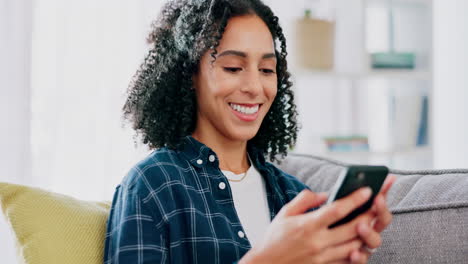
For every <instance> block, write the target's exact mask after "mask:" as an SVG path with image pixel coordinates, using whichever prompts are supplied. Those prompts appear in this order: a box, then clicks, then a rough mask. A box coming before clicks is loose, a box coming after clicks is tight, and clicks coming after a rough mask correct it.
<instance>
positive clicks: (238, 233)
mask: <svg viewBox="0 0 468 264" xmlns="http://www.w3.org/2000/svg"><path fill="white" fill-rule="evenodd" d="M237 235H238V236H239V237H240V238H244V237H245V234H244V232H242V231H239V232H237Z"/></svg>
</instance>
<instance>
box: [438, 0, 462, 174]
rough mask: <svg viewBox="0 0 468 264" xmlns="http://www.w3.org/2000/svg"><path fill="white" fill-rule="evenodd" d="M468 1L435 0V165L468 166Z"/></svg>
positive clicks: (448, 166) (441, 166)
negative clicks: (467, 14)
mask: <svg viewBox="0 0 468 264" xmlns="http://www.w3.org/2000/svg"><path fill="white" fill-rule="evenodd" d="M466 10H468V1H466V0H434V7H433V14H434V22H433V23H434V35H433V36H434V96H433V98H434V108H433V111H434V113H433V114H434V115H433V116H434V122H433V131H434V134H433V142H434V166H435V167H436V168H456V167H464V168H467V167H468V49H467V47H468V27H467V26H466V25H468V17H467V16H466Z"/></svg>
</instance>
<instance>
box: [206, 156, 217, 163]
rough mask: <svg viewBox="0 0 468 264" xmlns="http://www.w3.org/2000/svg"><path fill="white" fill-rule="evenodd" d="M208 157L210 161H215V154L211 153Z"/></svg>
mask: <svg viewBox="0 0 468 264" xmlns="http://www.w3.org/2000/svg"><path fill="white" fill-rule="evenodd" d="M208 159H209V160H210V162H214V161H215V159H216V158H215V156H214V155H210V157H209V158H208Z"/></svg>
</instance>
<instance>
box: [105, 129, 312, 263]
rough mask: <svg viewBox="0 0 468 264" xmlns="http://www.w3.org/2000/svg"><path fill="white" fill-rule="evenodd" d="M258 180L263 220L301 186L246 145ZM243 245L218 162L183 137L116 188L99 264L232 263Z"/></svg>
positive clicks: (247, 246) (154, 154)
mask: <svg viewBox="0 0 468 264" xmlns="http://www.w3.org/2000/svg"><path fill="white" fill-rule="evenodd" d="M248 152H249V155H250V157H251V159H252V162H253V163H254V164H253V165H254V166H255V167H256V168H257V170H258V171H259V172H260V174H261V175H262V177H264V179H265V183H266V190H267V199H268V206H269V209H270V214H271V219H273V218H274V217H275V215H276V214H277V213H278V212H279V210H280V209H281V207H283V206H284V205H285V204H286V203H288V202H289V201H291V200H292V199H293V198H294V197H295V196H296V195H297V194H298V193H299V192H300V191H302V190H303V189H305V188H307V187H306V186H305V185H304V184H303V183H301V182H300V181H298V180H297V179H296V178H294V177H293V176H290V175H288V174H286V173H284V172H283V171H281V170H279V169H278V168H276V167H275V166H274V165H273V164H271V163H268V162H266V161H265V158H264V156H263V154H262V153H261V152H260V151H258V150H257V149H255V148H253V147H250V146H249V147H248ZM250 248H251V245H250V243H249V240H248V237H247V236H246V234H245V233H244V230H243V228H242V225H241V223H240V221H239V218H238V216H237V213H236V209H235V207H234V201H233V198H232V193H231V189H230V187H229V182H228V180H227V178H226V177H225V176H224V174H223V173H222V172H221V171H220V169H219V163H218V158H217V156H216V153H214V152H213V151H212V150H211V149H210V148H208V147H207V146H206V145H204V144H202V143H200V142H199V141H197V140H195V139H194V138H193V137H191V136H187V137H186V138H185V139H184V143H183V147H182V148H181V149H180V150H173V149H168V148H161V149H158V150H156V151H154V152H152V153H151V154H150V155H149V156H148V157H147V158H145V159H144V160H142V161H141V162H139V163H138V164H137V165H135V166H134V167H133V168H132V169H131V170H130V172H129V173H128V174H127V176H126V177H124V179H123V180H122V182H121V183H120V184H119V185H118V186H117V187H116V191H115V194H114V198H113V201H112V207H111V210H110V215H109V219H108V222H107V232H106V240H105V252H104V262H105V263H106V264H110V263H132V264H133V263H201V264H205V263H233V262H236V261H238V260H239V259H240V258H241V257H242V256H243V255H244V254H245V253H246V252H247V251H248V250H249V249H250Z"/></svg>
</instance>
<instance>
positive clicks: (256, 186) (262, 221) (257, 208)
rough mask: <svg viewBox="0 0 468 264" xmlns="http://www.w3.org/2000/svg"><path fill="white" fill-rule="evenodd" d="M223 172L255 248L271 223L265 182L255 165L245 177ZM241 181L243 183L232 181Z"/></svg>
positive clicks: (241, 219)
mask: <svg viewBox="0 0 468 264" xmlns="http://www.w3.org/2000/svg"><path fill="white" fill-rule="evenodd" d="M250 164H252V162H250ZM222 172H223V174H224V175H225V176H226V177H227V178H228V180H229V185H230V187H231V191H232V197H233V199H234V206H235V208H236V211H237V215H238V216H239V219H240V221H241V224H242V227H243V228H244V231H245V233H246V236H247V238H248V239H249V241H250V244H251V245H252V247H253V246H254V245H255V244H257V243H258V242H260V240H261V239H262V238H263V236H264V234H265V231H266V229H267V227H268V225H269V224H270V222H271V220H270V210H269V207H268V200H267V194H266V187H265V180H264V179H263V177H262V176H261V175H260V173H259V172H258V170H257V169H256V168H255V167H254V166H253V165H251V166H250V168H249V169H248V170H247V172H246V175H245V177H244V173H242V174H234V173H233V172H231V171H224V170H223V171H222ZM243 177H244V178H243ZM242 178H243V179H242ZM240 179H242V181H239V182H236V181H231V180H240Z"/></svg>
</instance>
